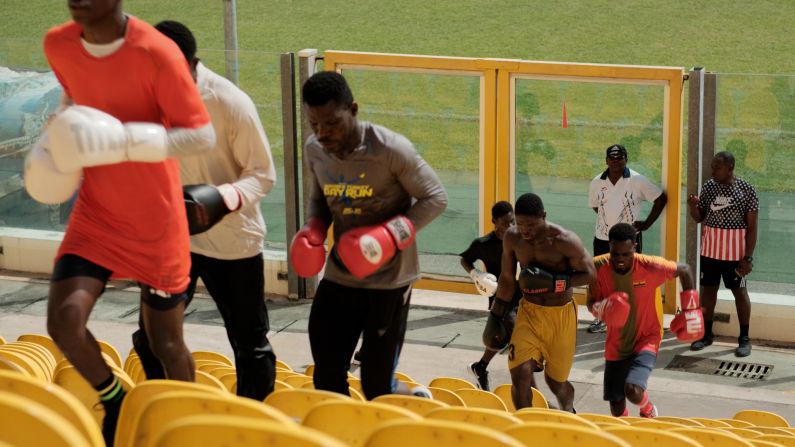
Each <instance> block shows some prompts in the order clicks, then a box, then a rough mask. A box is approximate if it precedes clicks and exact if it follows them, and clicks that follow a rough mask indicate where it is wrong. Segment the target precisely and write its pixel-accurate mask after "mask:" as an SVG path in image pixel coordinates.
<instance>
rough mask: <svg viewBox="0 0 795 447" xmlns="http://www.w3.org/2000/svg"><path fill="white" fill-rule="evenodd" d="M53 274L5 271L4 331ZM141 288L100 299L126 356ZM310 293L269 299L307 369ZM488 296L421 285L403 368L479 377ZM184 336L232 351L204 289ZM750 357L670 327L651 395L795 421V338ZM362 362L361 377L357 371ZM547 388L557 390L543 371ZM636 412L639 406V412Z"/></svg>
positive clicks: (712, 413) (119, 288) (38, 297)
mask: <svg viewBox="0 0 795 447" xmlns="http://www.w3.org/2000/svg"><path fill="white" fill-rule="evenodd" d="M47 293H48V279H47V277H46V276H35V275H31V274H28V273H18V272H10V271H2V270H0V335H2V336H3V337H5V339H6V340H8V341H11V340H15V339H16V338H17V337H18V336H19V335H20V334H23V333H42V334H45V333H46V308H47ZM138 304H139V303H138V291H137V288H136V287H135V286H134V284H133V283H129V282H125V281H113V282H111V283H110V284H109V286H108V289H107V291H106V293H105V294H104V295H103V296H102V297H101V298H100V300H99V301H98V303H97V305H96V307H95V309H94V311H93V313H92V316H91V320H90V322H89V328H90V329H91V331H92V333H93V334H94V335H95V336H96V337H97V338H98V339H101V340H105V341H107V342H109V343H111V344H112V345H113V346H115V347H116V348H117V349H118V350H119V351H120V352H121V353H122V357H126V355H127V353H128V352H129V350H130V349H131V347H132V343H131V340H130V335H131V334H132V332H133V331H134V330H135V328H136V327H137V321H138ZM310 305H311V301H310V300H298V301H290V300H287V299H285V298H283V297H275V296H274V297H268V312H269V316H270V323H271V332H270V333H269V338H270V340H271V343H272V344H273V347H274V349H275V352H276V354H277V356H278V358H280V359H281V360H283V361H285V362H287V364H289V365H291V366H292V367H293V369H296V370H303V369H304V368H305V367H306V366H308V365H309V364H311V363H312V356H311V352H310V349H309V340H308V337H307V332H306V328H307V322H308V317H309V308H310ZM486 318H487V311H486V300H485V298H482V297H479V296H474V295H461V294H453V293H445V292H436V291H427V290H415V291H414V293H413V296H412V308H411V311H410V313H409V323H408V330H407V333H406V341H405V345H404V348H403V353H402V355H401V359H400V364H399V366H398V370H399V371H401V372H404V373H406V374H408V375H409V376H411V377H412V378H413V379H414V380H415V381H417V382H419V383H424V384H427V383H428V382H429V381H430V380H431V379H433V378H434V377H439V376H454V377H461V378H465V379H469V380H474V378H473V377H471V376H469V375H468V373H467V371H466V369H467V365H469V364H470V363H472V362H475V361H477V360H479V359H480V356H481V354H482V352H483V347H482V343H481V333H482V330H483V326H484V324H485V322H486ZM590 319H591V316H590V314H588V313H587V311H585V309H584V308H582V307H581V308H580V320H581V321H580V324H579V326H578V334H577V350H576V354H575V362H574V367H573V369H572V372H571V374H570V380H571V382H572V383H573V385H574V388H575V408H576V409H577V411H579V412H596V413H608V412H609V410H608V406H607V403H606V402H604V401H603V400H602V376H603V371H604V359H603V353H604V334H589V333H588V332H586V330H585V329H586V327H587V326H588V323H589V322H590ZM185 337H186V341H187V344H188V347H189V348H190V349H191V350H192V351H197V350H211V351H217V352H221V353H223V354H226V355H227V356H231V349H230V347H229V343H228V341H227V339H226V332H225V331H224V328H223V323H222V320H221V318H220V315H219V314H218V312H217V310H216V308H215V304H214V303H213V301H212V300H211V299H210V298H209V297H208V296H207V295H205V294H202V293H198V294H197V296H196V299H195V300H194V301H193V303H192V304H191V306H190V308H189V309H188V311H187V313H186V318H185ZM753 342H754V348H753V352H752V354H751V356H750V357H746V358H743V359H738V358H736V357H734V355H733V352H734V348H735V347H736V340H731V339H721V338H718V339H716V342H715V344H713V345H712V346H710V347H707V348H706V349H704V350H703V351H699V352H691V351H689V349H688V345H683V344H681V343H679V342H677V341H676V340H675V338H674V337H673V336H672V335H671V334H670V333H669V332H666V333H665V337H664V339H663V343H662V346H661V350H660V354H659V356H658V359H657V367H656V368H655V370H654V372H653V373H652V377H651V379H650V381H649V394H650V396H651V399H652V401H653V402H654V403H655V404H656V405H657V407H658V408H659V411H660V414H661V415H669V416H684V417H694V416H702V417H712V418H727V417H732V416H733V415H734V414H735V413H736V412H738V411H740V410H743V409H759V410H767V411H773V412H775V413H778V414H780V415H782V416H784V417H786V418H787V419H788V420H789V421H790V423H793V424H795V345H786V344H780V343H779V344H773V343H766V342H765V341H763V340H753ZM356 368H357V367H356V366H354V370H353V372H354V374H356V373H357V371H356ZM489 372H490V374H489V377H490V380H491V386H492V388H494V387H496V386H497V385H499V384H502V383H509V382H510V376H509V373H508V369H507V357H506V356H504V355H499V356H497V357H495V358H494V360H493V361H492V362H491V365H490V366H489ZM536 380H537V381H538V383H539V389H540V390H541V391H542V392H543V393H544V395H545V396H547V399H548V400H550V402H551V403H552V402H554V396H553V395H552V394H551V392H550V391H549V389H548V388H547V387H546V385H545V384H544V383H543V379H542V378H541V376H540V375H539V374H537V375H536ZM630 409H631V410H633V411H632V412H631V414H633V413H635V412H637V409H634V408H632V407H631V406H630Z"/></svg>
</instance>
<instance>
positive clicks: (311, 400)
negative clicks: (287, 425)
mask: <svg viewBox="0 0 795 447" xmlns="http://www.w3.org/2000/svg"><path fill="white" fill-rule="evenodd" d="M331 399H346V400H347V399H350V397H348V396H345V395H344V394H339V393H332V392H331V391H323V390H308V389H303V388H295V389H290V390H278V391H274V392H272V393H270V394H269V395H268V396H267V397H266V398H265V403H266V404H268V405H271V406H273V407H275V408H277V409H279V410H281V411H282V412H283V413H284V414H286V415H287V416H290V417H291V418H293V419H294V420H296V421H298V422H300V421H301V420H303V419H304V417H305V416H306V414H307V413H309V410H310V409H311V408H312V407H313V406H314V405H315V404H317V403H320V402H324V401H327V400H331Z"/></svg>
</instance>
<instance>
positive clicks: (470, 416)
mask: <svg viewBox="0 0 795 447" xmlns="http://www.w3.org/2000/svg"><path fill="white" fill-rule="evenodd" d="M425 418H426V419H440V420H445V421H457V422H465V423H468V424H473V425H476V426H478V427H486V428H491V429H494V430H498V431H502V430H504V429H506V428H508V427H510V426H512V425H514V424H520V423H521V422H522V421H521V420H520V419H519V418H517V417H515V416H513V415H511V414H509V413H508V412H506V411H500V410H491V409H488V408H465V407H449V408H437V409H435V410H431V411H430V412H428V414H426V415H425Z"/></svg>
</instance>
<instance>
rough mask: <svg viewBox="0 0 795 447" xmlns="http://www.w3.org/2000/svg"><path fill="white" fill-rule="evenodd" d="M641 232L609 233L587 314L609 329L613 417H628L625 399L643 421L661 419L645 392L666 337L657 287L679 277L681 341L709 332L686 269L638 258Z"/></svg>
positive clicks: (619, 227)
mask: <svg viewBox="0 0 795 447" xmlns="http://www.w3.org/2000/svg"><path fill="white" fill-rule="evenodd" d="M636 237H637V230H635V228H634V227H633V226H632V225H630V224H625V223H621V224H616V225H614V226H613V227H612V228H611V229H610V232H609V244H610V253H608V254H605V255H602V256H597V257H596V258H594V264H595V266H596V281H595V282H594V283H592V284H591V285H590V287H589V296H588V309H589V310H591V312H592V313H593V314H594V316H596V317H597V318H599V319H600V320H602V321H604V322H605V323H606V324H607V341H606V343H605V375H604V399H605V400H606V401H608V402H610V411H611V413H612V414H613V415H614V416H626V415H627V414H628V411H627V408H626V399H629V401H630V402H632V403H633V404H635V405H637V406H638V407H639V409H640V416H641V417H655V416H657V407H656V406H655V405H654V404H653V403H652V402H651V401H650V400H649V395H648V393H647V392H646V389H647V385H648V379H649V376H650V375H651V371H652V369H654V364H655V362H656V360H657V351H658V350H659V347H660V341H661V340H662V333H663V325H662V323H663V312H662V300H661V299H660V295H659V293H658V287H659V286H661V285H662V284H664V283H665V281H666V280H669V279H673V278H675V277H678V278H679V279H680V281H681V282H682V289H683V290H684V292H682V307H683V309H685V311H684V312H682V313H681V314H680V315H678V316H677V317H676V319H675V321H674V322H672V323H671V330H672V331H674V332H675V333H676V335H677V338H679V339H680V340H685V341H686V340H689V339H694V338H695V339H697V338H696V337H701V336H702V335H703V331H704V320H703V315H700V312H701V310H700V307H699V306H698V293H697V292H696V291H695V290H693V287H694V282H693V274H692V272H691V270H690V267H689V266H688V265H687V264H682V263H676V262H673V261H669V260H667V259H665V258H661V257H659V256H648V255H642V254H636V253H635V247H636V242H635V241H636Z"/></svg>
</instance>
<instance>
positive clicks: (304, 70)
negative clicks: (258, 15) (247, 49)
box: [298, 49, 318, 298]
mask: <svg viewBox="0 0 795 447" xmlns="http://www.w3.org/2000/svg"><path fill="white" fill-rule="evenodd" d="M316 60H317V50H316V49H304V50H301V51H299V52H298V81H299V85H304V82H306V80H307V79H309V77H310V76H312V75H313V74H315V63H316ZM309 135H312V129H311V128H310V126H309V122H308V120H307V118H306V116H305V114H304V109H303V108H301V150H303V147H304V143H306V139H307V138H309ZM301 172H302V173H303V176H302V179H303V182H302V183H303V185H302V186H303V210H304V215H305V216H306V205H307V203H309V185H308V184H307V179H308V178H309V176H308V175H307V172H306V165H303V166H302V171H301ZM317 284H318V278H317V276H315V277H312V278H307V279H306V280H305V281H304V283H303V289H302V290H301V294H300V296H301V298H308V297H314V296H315V290H316V289H317Z"/></svg>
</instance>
